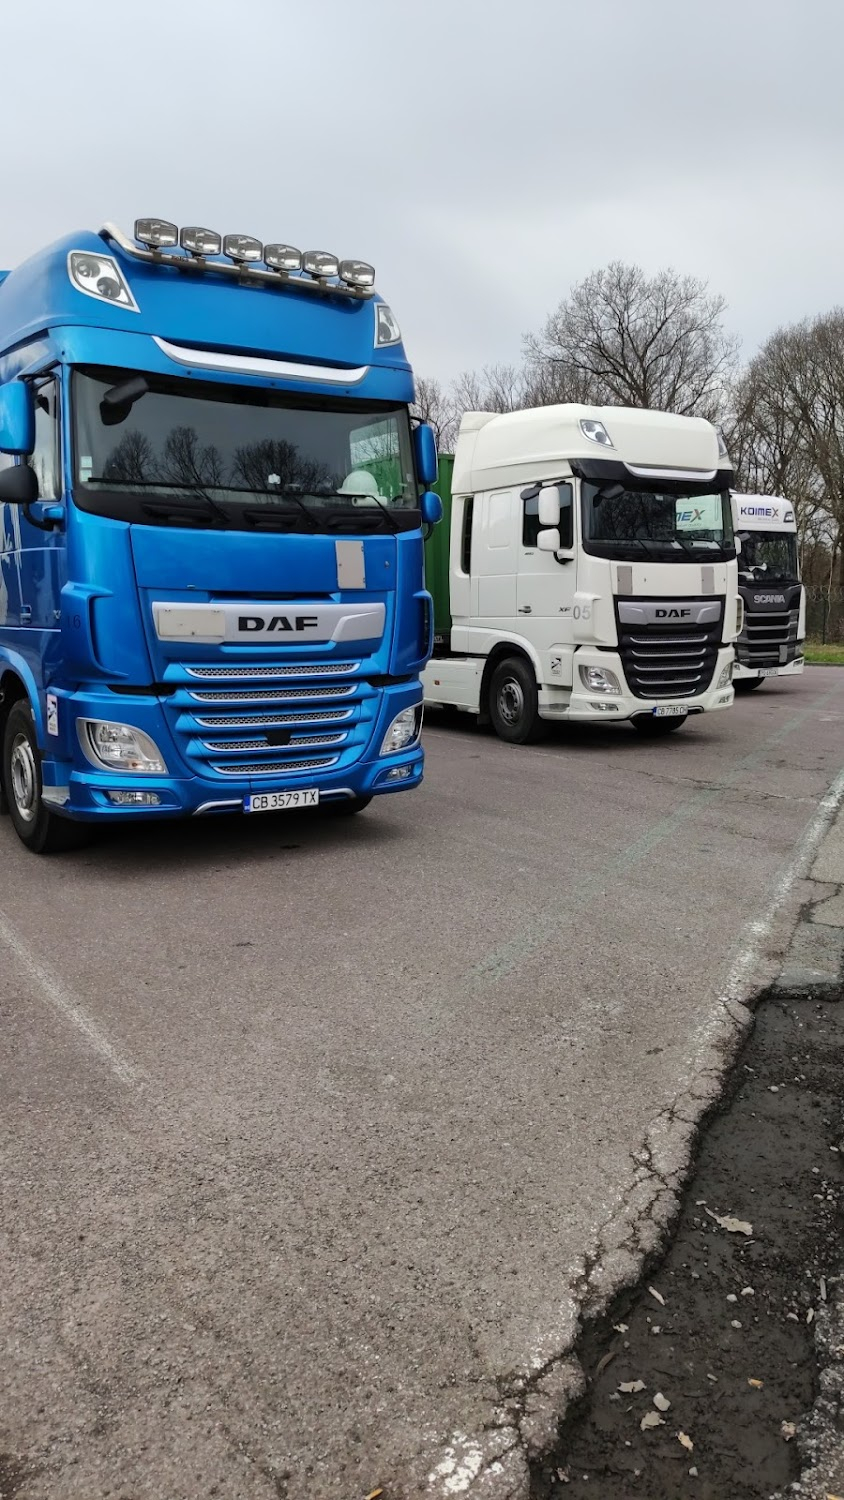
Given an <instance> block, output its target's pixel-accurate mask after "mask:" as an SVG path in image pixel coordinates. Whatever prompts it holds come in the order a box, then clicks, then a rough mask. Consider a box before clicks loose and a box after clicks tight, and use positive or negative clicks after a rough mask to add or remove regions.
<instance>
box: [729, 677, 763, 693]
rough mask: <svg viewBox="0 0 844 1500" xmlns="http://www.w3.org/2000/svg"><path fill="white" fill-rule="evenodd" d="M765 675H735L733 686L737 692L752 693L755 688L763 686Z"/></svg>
mask: <svg viewBox="0 0 844 1500" xmlns="http://www.w3.org/2000/svg"><path fill="white" fill-rule="evenodd" d="M764 681H765V679H764V677H734V678H733V687H734V688H735V690H736V692H737V693H752V692H753V689H754V688H758V687H761V686H762V683H763V682H764Z"/></svg>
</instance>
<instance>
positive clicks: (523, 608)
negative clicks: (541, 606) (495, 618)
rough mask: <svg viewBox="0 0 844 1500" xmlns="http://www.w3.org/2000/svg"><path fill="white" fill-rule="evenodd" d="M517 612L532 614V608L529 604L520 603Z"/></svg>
mask: <svg viewBox="0 0 844 1500" xmlns="http://www.w3.org/2000/svg"><path fill="white" fill-rule="evenodd" d="M519 614H520V615H531V614H533V610H532V609H531V607H530V605H529V604H520V605H519Z"/></svg>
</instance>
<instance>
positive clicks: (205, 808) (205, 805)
mask: <svg viewBox="0 0 844 1500" xmlns="http://www.w3.org/2000/svg"><path fill="white" fill-rule="evenodd" d="M242 806H243V802H242V801H241V799H240V798H239V797H235V798H234V800H233V801H226V802H201V803H200V805H199V807H195V808H194V810H193V816H194V817H195V818H198V817H199V815H200V813H205V812H211V811H212V810H213V809H214V808H215V807H242Z"/></svg>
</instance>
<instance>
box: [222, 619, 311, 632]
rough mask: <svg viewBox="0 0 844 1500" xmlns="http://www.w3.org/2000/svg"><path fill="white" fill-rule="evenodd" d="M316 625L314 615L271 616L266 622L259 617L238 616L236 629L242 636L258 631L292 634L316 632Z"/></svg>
mask: <svg viewBox="0 0 844 1500" xmlns="http://www.w3.org/2000/svg"><path fill="white" fill-rule="evenodd" d="M318 625H319V620H318V619H317V617H316V615H271V616H270V618H269V619H268V620H264V619H262V618H261V616H260V615H239V616H238V620H237V628H238V630H240V631H242V632H243V633H244V634H245V633H247V632H248V633H249V634H257V633H258V631H264V632H266V634H269V633H270V631H273V630H276V631H282V632H284V633H285V634H293V633H294V632H299V633H301V632H302V631H304V630H316V629H317V627H318Z"/></svg>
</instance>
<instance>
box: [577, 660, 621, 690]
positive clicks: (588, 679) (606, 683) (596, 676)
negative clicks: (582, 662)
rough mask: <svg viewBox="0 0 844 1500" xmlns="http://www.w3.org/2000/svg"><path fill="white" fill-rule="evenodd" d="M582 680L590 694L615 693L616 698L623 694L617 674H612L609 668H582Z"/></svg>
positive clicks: (580, 669)
mask: <svg viewBox="0 0 844 1500" xmlns="http://www.w3.org/2000/svg"><path fill="white" fill-rule="evenodd" d="M579 671H580V680H581V682H582V683H583V686H584V687H585V688H587V689H588V690H589V692H590V693H613V694H615V695H616V696H617V695H618V694H619V693H620V692H621V686H620V684H619V681H618V678H617V677H616V675H615V672H610V671H609V669H608V668H607V667H580V668H579Z"/></svg>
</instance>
